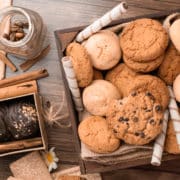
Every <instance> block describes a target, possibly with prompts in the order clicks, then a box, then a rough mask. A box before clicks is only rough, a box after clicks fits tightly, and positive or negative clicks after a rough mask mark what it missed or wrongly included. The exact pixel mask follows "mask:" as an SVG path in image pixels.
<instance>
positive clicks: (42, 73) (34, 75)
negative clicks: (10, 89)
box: [0, 69, 49, 88]
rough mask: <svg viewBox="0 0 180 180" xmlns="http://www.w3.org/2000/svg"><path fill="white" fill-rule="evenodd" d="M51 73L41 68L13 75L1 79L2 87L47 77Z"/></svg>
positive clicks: (0, 86) (0, 84)
mask: <svg viewBox="0 0 180 180" xmlns="http://www.w3.org/2000/svg"><path fill="white" fill-rule="evenodd" d="M48 75H49V74H48V72H47V70H46V69H39V70H36V71H31V72H28V73H24V74H20V75H17V76H13V77H10V78H6V79H3V80H1V81H0V88H2V87H7V86H12V85H15V84H19V83H23V82H28V81H32V80H36V79H40V78H43V77H47V76H48Z"/></svg>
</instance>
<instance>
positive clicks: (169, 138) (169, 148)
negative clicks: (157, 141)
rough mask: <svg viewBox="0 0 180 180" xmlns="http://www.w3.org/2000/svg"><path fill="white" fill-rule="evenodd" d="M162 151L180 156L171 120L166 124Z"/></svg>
mask: <svg viewBox="0 0 180 180" xmlns="http://www.w3.org/2000/svg"><path fill="white" fill-rule="evenodd" d="M164 150H165V151H166V152H168V153H170V154H180V150H179V147H178V144H177V140H176V134H175V131H174V126H173V122H172V120H171V119H170V120H169V122H168V128H167V134H166V141H165V146H164Z"/></svg>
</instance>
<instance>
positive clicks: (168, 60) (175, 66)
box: [158, 44, 180, 85]
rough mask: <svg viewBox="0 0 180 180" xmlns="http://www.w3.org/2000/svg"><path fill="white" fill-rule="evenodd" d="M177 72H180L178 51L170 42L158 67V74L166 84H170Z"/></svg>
mask: <svg viewBox="0 0 180 180" xmlns="http://www.w3.org/2000/svg"><path fill="white" fill-rule="evenodd" d="M178 74H180V53H179V52H178V51H177V50H176V48H175V47H174V45H173V44H171V45H170V46H169V47H168V49H167V51H166V53H165V57H164V60H163V62H162V64H161V65H160V67H159V70H158V76H159V77H160V78H161V79H163V80H164V81H165V82H166V84H168V85H172V84H173V81H174V80H175V78H176V76H177V75H178Z"/></svg>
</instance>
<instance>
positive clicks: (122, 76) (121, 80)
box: [105, 63, 140, 97]
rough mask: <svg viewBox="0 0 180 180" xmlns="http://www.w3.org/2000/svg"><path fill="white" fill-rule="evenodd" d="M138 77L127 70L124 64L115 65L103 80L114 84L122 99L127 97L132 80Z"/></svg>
mask: <svg viewBox="0 0 180 180" xmlns="http://www.w3.org/2000/svg"><path fill="white" fill-rule="evenodd" d="M137 75H140V74H139V73H136V72H134V71H133V70H131V69H130V68H128V67H127V66H126V65H125V64H124V63H122V64H119V65H117V66H116V67H114V68H113V69H112V70H110V71H108V72H107V74H106V77H105V79H106V80H108V81H110V82H111V83H112V84H114V85H115V86H116V87H117V88H118V90H119V91H120V93H121V94H122V95H123V97H125V96H127V95H128V90H127V89H128V86H129V85H131V83H132V82H133V80H134V78H135V77H136V76H137Z"/></svg>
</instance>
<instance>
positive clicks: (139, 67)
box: [123, 54, 164, 73]
mask: <svg viewBox="0 0 180 180" xmlns="http://www.w3.org/2000/svg"><path fill="white" fill-rule="evenodd" d="M163 59H164V54H163V55H161V56H159V57H157V58H156V59H154V60H152V61H148V62H137V61H134V60H133V59H131V58H128V57H126V56H123V60H124V63H125V64H126V65H127V66H128V67H129V68H131V69H132V70H134V71H136V72H142V73H147V72H151V71H154V70H155V69H157V68H158V67H159V66H160V64H161V63H162V61H163Z"/></svg>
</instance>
